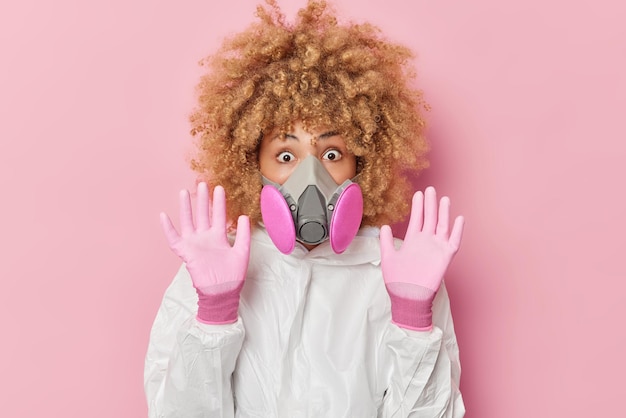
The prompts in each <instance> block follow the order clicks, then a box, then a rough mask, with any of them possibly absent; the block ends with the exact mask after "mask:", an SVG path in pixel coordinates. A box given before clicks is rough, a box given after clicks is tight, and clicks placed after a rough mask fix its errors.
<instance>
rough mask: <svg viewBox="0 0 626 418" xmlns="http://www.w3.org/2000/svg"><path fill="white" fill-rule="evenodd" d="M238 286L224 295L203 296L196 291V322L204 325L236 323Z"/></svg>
mask: <svg viewBox="0 0 626 418" xmlns="http://www.w3.org/2000/svg"><path fill="white" fill-rule="evenodd" d="M242 287H243V282H242V283H241V285H240V286H238V287H236V288H234V289H232V290H229V291H227V292H224V293H218V294H203V293H201V292H199V291H198V315H197V319H198V321H200V322H202V323H204V324H231V323H233V322H236V321H237V313H238V310H239V294H240V293H241V288H242Z"/></svg>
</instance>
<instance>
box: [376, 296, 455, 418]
mask: <svg viewBox="0 0 626 418" xmlns="http://www.w3.org/2000/svg"><path fill="white" fill-rule="evenodd" d="M433 323H434V326H433V329H432V331H429V332H419V331H412V330H407V329H404V328H400V327H398V326H396V325H394V324H391V323H390V324H389V326H388V327H387V328H386V330H385V332H384V335H383V338H382V344H383V346H382V347H381V353H382V357H383V358H382V359H381V361H380V364H381V367H382V368H383V370H382V371H381V373H384V374H386V381H387V382H388V385H387V390H386V393H385V397H384V400H383V406H382V409H381V411H379V417H385V418H387V417H395V418H404V417H420V418H431V417H432V418H434V417H445V418H461V417H463V416H464V415H465V407H464V405H463V398H462V396H461V392H460V391H459V382H460V376H461V366H460V362H459V350H458V346H457V341H456V336H455V334H454V324H453V322H452V314H451V312H450V302H449V298H448V294H447V292H446V289H445V286H443V285H442V287H441V289H440V290H439V292H438V294H437V297H436V299H435V303H434V308H433Z"/></svg>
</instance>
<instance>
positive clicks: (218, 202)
mask: <svg viewBox="0 0 626 418" xmlns="http://www.w3.org/2000/svg"><path fill="white" fill-rule="evenodd" d="M212 208H213V210H212V211H211V216H212V217H211V228H217V229H218V230H219V231H224V234H226V193H225V192H224V188H223V187H222V186H215V189H214V190H213V205H212Z"/></svg>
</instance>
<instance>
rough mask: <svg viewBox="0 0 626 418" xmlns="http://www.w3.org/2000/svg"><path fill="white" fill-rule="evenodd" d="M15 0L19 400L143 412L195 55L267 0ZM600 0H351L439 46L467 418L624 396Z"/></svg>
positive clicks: (625, 338) (609, 88)
mask: <svg viewBox="0 0 626 418" xmlns="http://www.w3.org/2000/svg"><path fill="white" fill-rule="evenodd" d="M303 2H304V0H299V1H297V2H289V4H288V5H287V4H286V3H288V2H287V1H286V0H283V1H282V3H284V4H285V8H286V11H287V12H288V15H290V16H293V14H294V11H295V10H296V9H297V8H298V6H300V5H302V4H303ZM5 3H6V4H3V5H2V6H0V57H1V58H0V60H1V66H0V118H1V123H0V139H1V141H2V147H1V149H0V185H1V187H0V190H1V191H2V206H1V209H0V210H1V217H0V222H1V223H2V227H1V228H0V230H1V231H2V238H3V239H2V241H1V242H2V243H1V244H0V245H1V246H2V248H1V252H0V254H2V263H1V264H0V277H1V278H2V290H1V291H0V309H1V315H0V329H1V330H2V331H3V336H2V344H0V359H1V360H0V376H2V382H3V383H2V385H3V388H2V390H0V405H1V410H2V416H6V417H34V416H44V415H45V416H59V417H60V416H64V417H85V416H90V417H94V418H98V417H140V416H145V414H146V407H145V401H144V398H143V389H142V369H143V356H144V352H145V349H146V344H147V341H148V332H149V329H150V326H151V322H152V318H153V315H154V313H155V311H156V309H157V307H158V305H159V302H160V297H161V294H162V292H163V290H164V288H165V286H166V285H167V284H168V282H169V280H170V279H171V276H172V275H173V274H174V272H175V270H176V268H177V266H178V260H177V259H176V258H175V257H174V256H173V255H171V254H170V252H169V250H168V248H167V246H166V244H165V242H164V239H163V238H162V237H161V232H160V230H159V224H158V212H159V211H161V210H166V211H168V212H170V213H175V208H176V193H177V191H178V189H180V188H182V187H190V186H191V185H192V184H193V175H192V174H191V173H190V172H189V171H188V170H187V165H186V162H185V158H186V154H187V152H188V150H189V137H188V133H187V132H188V127H187V122H186V115H187V113H188V112H189V110H190V109H191V106H192V97H193V86H194V84H195V82H196V80H197V77H198V74H199V70H198V68H197V67H196V62H197V61H198V59H200V58H201V57H202V56H204V55H205V54H206V53H208V52H209V51H210V50H211V49H212V48H214V47H215V45H216V44H217V40H218V39H219V38H220V37H222V36H223V35H225V34H228V33H230V32H232V31H235V30H238V29H240V28H242V27H243V26H244V25H245V24H246V23H247V22H249V21H250V20H251V19H252V14H253V12H254V8H253V5H254V4H255V1H254V0H245V1H243V0H239V1H237V2H230V3H229V2H219V6H218V7H217V6H216V5H217V4H218V3H216V2H209V1H193V2H192V1H189V2H160V3H163V4H161V5H157V4H156V3H158V2H153V1H147V0H136V1H133V2H127V1H122V0H111V1H108V2H99V5H96V6H94V5H92V3H93V2H84V1H77V0H76V1H71V0H59V1H56V2H45V1H32V0H31V1H28V0H27V1H22V2H5ZM582 3H589V4H591V2H570V1H565V0H550V1H540V0H529V1H523V2H521V1H520V2H502V1H498V0H475V1H471V2H453V1H428V2H426V1H416V2H409V1H402V0H385V1H384V2H380V1H376V2H375V1H369V2H367V1H362V0H338V9H339V10H340V11H341V12H342V13H344V14H346V15H348V16H351V17H353V18H355V19H356V20H364V19H366V20H370V21H372V22H374V23H376V24H378V25H380V26H381V27H382V28H383V29H384V30H385V31H386V33H387V34H388V35H389V37H390V38H392V39H395V40H398V41H401V42H404V43H408V44H409V45H411V46H412V47H414V48H415V49H416V51H418V53H419V59H418V68H419V70H420V73H421V76H420V77H421V85H422V86H423V88H424V90H425V93H426V96H427V98H428V101H429V102H430V103H431V104H432V107H433V110H432V112H431V113H430V116H429V118H430V137H431V140H432V144H433V152H432V168H431V169H429V171H428V172H426V173H425V175H424V176H422V177H421V178H420V179H418V180H416V186H417V187H420V188H422V187H424V186H425V185H427V184H434V185H435V186H437V187H438V188H439V189H440V190H441V191H442V192H445V193H447V194H449V195H450V196H451V197H452V201H453V209H454V210H455V211H456V212H458V213H463V214H465V215H466V218H467V229H466V235H465V241H464V244H463V248H462V249H461V252H460V253H459V255H458V257H457V259H456V260H455V263H454V265H453V268H452V271H451V272H450V275H449V278H448V286H449V289H450V293H451V297H452V298H453V311H454V314H455V318H456V323H457V330H458V337H459V342H460V345H461V352H462V361H463V367H464V370H463V378H462V389H463V392H464V396H465V399H466V404H467V408H468V413H467V417H469V418H502V417H507V418H518V417H519V418H527V417H555V416H567V417H590V416H617V415H619V414H620V413H618V412H617V408H618V406H619V405H621V404H623V399H622V398H623V395H624V383H623V382H622V380H623V376H624V373H626V367H625V366H626V362H625V360H624V352H625V351H626V331H624V330H625V329H626V327H625V326H624V325H623V323H622V322H623V319H624V318H626V304H625V303H624V302H623V300H624V291H625V290H626V286H625V285H624V279H625V278H626V267H625V266H626V264H624V262H623V260H622V259H621V257H622V256H623V250H624V242H623V237H624V235H625V233H626V222H625V221H624V213H626V200H625V199H624V198H623V193H624V192H623V190H624V185H623V182H624V178H625V174H626V173H625V171H626V170H624V165H625V163H624V162H625V161H626V145H625V142H626V128H625V118H624V114H625V109H626V82H625V80H626V78H624V74H626V50H625V47H624V45H625V44H626V29H625V28H626V26H624V24H623V21H624V18H625V17H626V14H625V13H624V12H625V10H624V6H623V5H622V4H623V2H622V1H619V0H601V1H597V2H594V5H593V6H585V5H581V4H582ZM51 4H53V5H51ZM86 4H90V5H89V6H87V5H86ZM228 4H231V5H228ZM620 180H621V181H620ZM618 182H619V183H622V184H618ZM620 190H622V192H620Z"/></svg>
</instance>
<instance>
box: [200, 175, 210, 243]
mask: <svg viewBox="0 0 626 418" xmlns="http://www.w3.org/2000/svg"><path fill="white" fill-rule="evenodd" d="M197 190H198V192H197V198H196V226H197V228H198V231H206V230H207V229H209V227H210V226H211V219H210V218H209V216H210V213H209V207H210V204H211V200H210V199H209V187H208V186H207V184H206V183H205V182H202V183H198V189H197Z"/></svg>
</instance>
